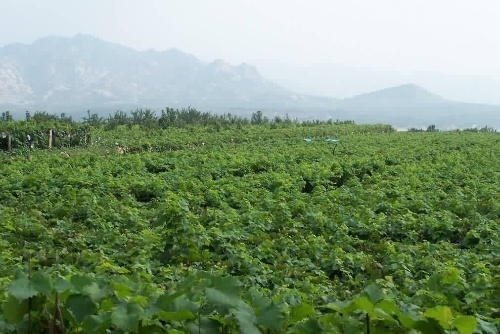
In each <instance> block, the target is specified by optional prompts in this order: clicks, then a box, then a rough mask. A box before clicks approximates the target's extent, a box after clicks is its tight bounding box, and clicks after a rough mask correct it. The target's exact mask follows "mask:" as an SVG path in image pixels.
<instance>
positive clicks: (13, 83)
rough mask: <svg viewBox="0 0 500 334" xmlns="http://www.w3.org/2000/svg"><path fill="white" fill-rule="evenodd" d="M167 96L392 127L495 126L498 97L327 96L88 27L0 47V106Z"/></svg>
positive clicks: (69, 108) (187, 102)
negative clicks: (106, 36)
mask: <svg viewBox="0 0 500 334" xmlns="http://www.w3.org/2000/svg"><path fill="white" fill-rule="evenodd" d="M167 106H168V107H178V108H182V107H187V106H193V107H196V108H198V109H200V110H204V111H213V112H215V113H227V112H231V113H233V114H239V115H244V116H248V115H249V114H251V113H252V112H254V111H257V110H262V111H263V112H264V114H265V115H266V116H268V117H273V116H275V115H281V116H284V115H285V114H289V115H290V116H291V117H298V118H300V119H312V118H319V119H328V118H333V119H353V120H355V121H356V122H359V123H367V122H370V123H373V122H376V123H390V124H393V125H395V126H397V127H425V126H427V125H430V124H435V125H436V126H438V127H441V128H452V127H471V126H474V125H478V126H484V125H488V126H492V127H495V128H500V106H492V105H483V104H469V103H458V102H452V101H448V100H445V99H443V98H441V97H439V96H437V95H435V94H433V93H431V92H429V91H427V90H425V89H424V88H421V87H419V86H416V85H413V84H404V85H401V86H397V87H392V88H387V89H383V90H380V91H376V92H373V93H368V94H362V95H358V96H355V97H352V98H346V99H335V98H332V97H328V96H312V95H307V94H301V93H300V92H294V91H292V90H289V89H286V88H283V87H281V86H279V85H277V84H275V83H273V82H271V81H269V80H267V79H266V78H264V77H263V76H261V75H260V74H259V72H258V70H257V69H256V68H255V67H254V66H252V65H249V64H245V63H243V64H240V65H238V66H232V65H230V64H228V63H226V62H224V61H223V60H216V61H213V62H208V63H207V62H202V61H200V60H199V59H197V58H196V57H195V56H193V55H190V54H187V53H184V52H182V51H179V50H175V49H170V50H166V51H161V52H160V51H154V50H149V51H136V50H133V49H131V48H128V47H125V46H121V45H118V44H113V43H109V42H105V41H102V40H99V39H97V38H94V37H92V36H88V35H77V36H75V37H73V38H63V37H46V38H41V39H39V40H37V41H35V42H34V43H32V44H30V45H25V44H11V45H7V46H5V47H2V48H0V109H2V111H4V110H10V111H11V112H13V113H14V115H15V116H18V117H22V115H24V112H25V111H26V110H30V111H35V110H46V111H48V112H51V113H61V112H65V113H67V114H72V115H76V116H81V115H83V114H84V112H85V111H86V110H88V109H90V110H92V111H94V112H98V113H101V114H104V115H107V114H108V113H110V112H113V111H115V110H118V109H121V110H124V111H128V110H131V109H135V108H151V109H154V110H157V111H160V110H161V109H162V108H165V107H167Z"/></svg>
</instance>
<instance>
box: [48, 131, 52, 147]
mask: <svg viewBox="0 0 500 334" xmlns="http://www.w3.org/2000/svg"><path fill="white" fill-rule="evenodd" d="M48 147H49V149H50V148H52V129H50V130H49V143H48Z"/></svg>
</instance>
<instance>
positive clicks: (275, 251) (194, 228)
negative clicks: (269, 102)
mask: <svg viewBox="0 0 500 334" xmlns="http://www.w3.org/2000/svg"><path fill="white" fill-rule="evenodd" d="M304 138H310V139H311V141H310V142H307V141H305V140H304ZM328 138H338V139H339V140H340V142H338V143H333V142H327V141H326V139H328ZM92 139H93V144H92V145H91V146H89V147H86V148H67V149H63V148H57V149H51V150H18V151H16V150H14V151H13V152H12V153H7V152H3V153H2V154H1V155H0V164H1V167H0V291H1V293H0V306H1V309H2V313H1V315H0V332H2V333H24V332H30V331H31V332H32V333H63V332H64V333H66V332H67V333H252V334H253V333H362V332H370V333H418V332H421V333H445V332H446V333H473V332H477V333H480V332H484V333H498V328H499V324H500V320H499V318H500V135H499V134H498V133H481V132H394V131H390V127H388V126H383V125H371V126H368V125H365V126H361V125H354V124H326V123H317V124H314V123H311V124H302V125H301V124H295V123H291V124H288V123H287V124H285V123H283V124H271V125H270V124H262V125H251V124H246V125H241V124H239V125H234V126H227V127H222V128H219V127H217V128H216V127H211V126H205V127H203V126H186V127H183V128H171V129H166V130H159V129H158V130H142V129H140V128H139V127H131V128H127V127H123V126H118V127H116V128H115V129H113V130H104V129H102V128H95V129H92ZM116 144H118V145H120V147H123V148H124V154H116V152H115V146H116ZM63 151H64V154H61V152H63Z"/></svg>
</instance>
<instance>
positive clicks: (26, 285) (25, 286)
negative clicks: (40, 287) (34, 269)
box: [7, 277, 38, 302]
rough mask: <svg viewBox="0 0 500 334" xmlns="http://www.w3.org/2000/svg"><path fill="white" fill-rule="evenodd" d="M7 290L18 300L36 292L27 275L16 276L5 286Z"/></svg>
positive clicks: (34, 294)
mask: <svg viewBox="0 0 500 334" xmlns="http://www.w3.org/2000/svg"><path fill="white" fill-rule="evenodd" d="M7 291H8V292H9V293H10V294H11V295H12V296H14V297H15V298H16V299H17V300H18V301H19V302H22V301H23V300H26V299H28V298H31V297H34V296H36V295H37V294H38V291H37V290H36V289H35V288H34V287H33V283H32V282H30V281H29V279H28V278H27V277H23V278H18V279H17V280H15V281H14V282H12V283H11V284H10V285H9V287H8V288H7Z"/></svg>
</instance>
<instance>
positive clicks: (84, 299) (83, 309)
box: [65, 294, 97, 323]
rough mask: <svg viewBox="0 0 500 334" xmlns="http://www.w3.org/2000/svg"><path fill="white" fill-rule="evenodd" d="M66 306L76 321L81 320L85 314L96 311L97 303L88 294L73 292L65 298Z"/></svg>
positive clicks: (91, 313)
mask: <svg viewBox="0 0 500 334" xmlns="http://www.w3.org/2000/svg"><path fill="white" fill-rule="evenodd" d="M65 305H66V308H68V310H70V311H71V313H72V314H73V316H74V317H75V319H76V321H77V323H80V322H82V321H83V320H84V319H85V317H86V316H89V315H93V314H96V313H97V305H96V304H95V303H94V302H93V301H92V299H91V298H90V297H89V296H84V295H80V294H73V295H70V296H69V297H68V299H66V303H65Z"/></svg>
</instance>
